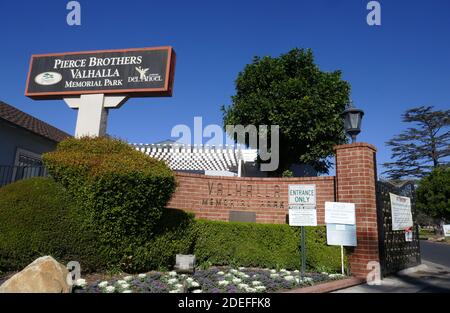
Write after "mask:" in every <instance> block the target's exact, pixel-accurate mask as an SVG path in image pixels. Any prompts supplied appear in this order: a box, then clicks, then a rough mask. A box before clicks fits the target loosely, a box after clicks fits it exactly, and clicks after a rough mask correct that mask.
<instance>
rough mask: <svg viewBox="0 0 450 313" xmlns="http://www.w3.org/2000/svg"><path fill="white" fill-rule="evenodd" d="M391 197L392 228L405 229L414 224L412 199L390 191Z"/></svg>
mask: <svg viewBox="0 0 450 313" xmlns="http://www.w3.org/2000/svg"><path fill="white" fill-rule="evenodd" d="M389 196H390V197H391V214H392V230H404V229H406V228H409V227H412V226H413V219H412V213H411V199H410V198H408V197H401V196H397V195H396V194H393V193H389Z"/></svg>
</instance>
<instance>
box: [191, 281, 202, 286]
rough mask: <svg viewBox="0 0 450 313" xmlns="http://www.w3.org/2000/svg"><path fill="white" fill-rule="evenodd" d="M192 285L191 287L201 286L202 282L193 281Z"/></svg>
mask: <svg viewBox="0 0 450 313" xmlns="http://www.w3.org/2000/svg"><path fill="white" fill-rule="evenodd" d="M190 285H191V287H199V286H200V284H199V283H197V282H196V281H193V282H191V283H190Z"/></svg>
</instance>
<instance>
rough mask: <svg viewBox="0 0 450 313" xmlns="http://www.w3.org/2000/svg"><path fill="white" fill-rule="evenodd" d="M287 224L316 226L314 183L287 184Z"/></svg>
mask: <svg viewBox="0 0 450 313" xmlns="http://www.w3.org/2000/svg"><path fill="white" fill-rule="evenodd" d="M289 225H290V226H317V210H316V185H289Z"/></svg>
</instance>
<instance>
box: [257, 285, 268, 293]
mask: <svg viewBox="0 0 450 313" xmlns="http://www.w3.org/2000/svg"><path fill="white" fill-rule="evenodd" d="M255 289H256V291H259V292H262V291H264V290H266V287H264V286H256V287H255Z"/></svg>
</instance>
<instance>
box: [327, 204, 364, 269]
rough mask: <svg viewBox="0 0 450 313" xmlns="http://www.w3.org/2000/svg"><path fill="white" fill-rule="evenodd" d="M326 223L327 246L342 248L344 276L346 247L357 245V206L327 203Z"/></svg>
mask: <svg viewBox="0 0 450 313" xmlns="http://www.w3.org/2000/svg"><path fill="white" fill-rule="evenodd" d="M325 223H326V224H327V244H329V245H332V246H340V247H341V272H342V275H344V274H345V271H344V246H351V247H355V246H356V245H357V242H356V216H355V204H354V203H343V202H325Z"/></svg>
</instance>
